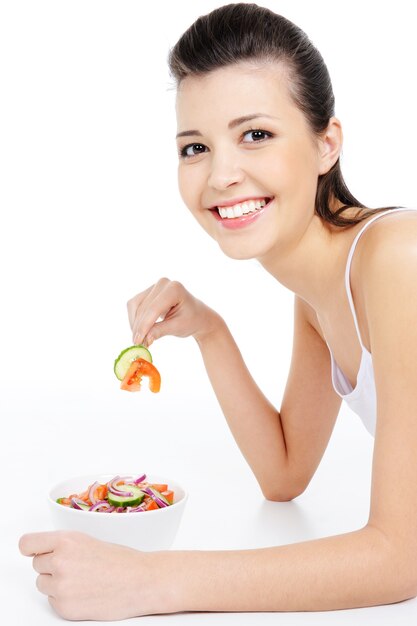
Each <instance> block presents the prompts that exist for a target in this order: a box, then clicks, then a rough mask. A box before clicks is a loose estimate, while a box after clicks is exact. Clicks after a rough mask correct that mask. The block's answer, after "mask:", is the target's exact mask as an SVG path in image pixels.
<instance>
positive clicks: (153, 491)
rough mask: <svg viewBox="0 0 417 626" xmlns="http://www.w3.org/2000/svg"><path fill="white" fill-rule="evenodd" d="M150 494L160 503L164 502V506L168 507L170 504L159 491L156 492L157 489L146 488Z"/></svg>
mask: <svg viewBox="0 0 417 626" xmlns="http://www.w3.org/2000/svg"><path fill="white" fill-rule="evenodd" d="M148 488H149V489H150V490H151V491H152V493H153V494H154V495H155V496H156V497H157V498H159V499H160V500H162V502H165V504H167V505H168V506H170V504H171V503H170V502H168V500H167V499H166V497H165V496H163V495H162V493H161V492H160V491H158V490H157V489H155V488H154V487H148Z"/></svg>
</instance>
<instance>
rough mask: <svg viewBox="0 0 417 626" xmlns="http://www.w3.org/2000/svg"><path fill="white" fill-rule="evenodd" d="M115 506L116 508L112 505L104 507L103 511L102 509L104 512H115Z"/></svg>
mask: <svg viewBox="0 0 417 626" xmlns="http://www.w3.org/2000/svg"><path fill="white" fill-rule="evenodd" d="M115 508H116V507H115V506H111V507H109V508H108V509H103V511H102V512H103V513H113V511H114V509H115Z"/></svg>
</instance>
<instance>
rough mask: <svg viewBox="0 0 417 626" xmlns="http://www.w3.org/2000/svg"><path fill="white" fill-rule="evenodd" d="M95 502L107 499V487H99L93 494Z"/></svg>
mask: <svg viewBox="0 0 417 626" xmlns="http://www.w3.org/2000/svg"><path fill="white" fill-rule="evenodd" d="M94 497H95V499H96V500H105V499H106V498H107V485H100V487H97V489H96V490H95V493H94Z"/></svg>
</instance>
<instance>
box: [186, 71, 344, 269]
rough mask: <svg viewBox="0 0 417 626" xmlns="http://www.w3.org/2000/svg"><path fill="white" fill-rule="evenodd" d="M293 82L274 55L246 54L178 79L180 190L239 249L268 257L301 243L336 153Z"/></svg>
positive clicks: (243, 255) (228, 250)
mask: <svg viewBox="0 0 417 626" xmlns="http://www.w3.org/2000/svg"><path fill="white" fill-rule="evenodd" d="M287 83H288V78H287V73H286V72H285V68H283V67H282V65H281V64H279V63H277V62H275V63H274V62H271V63H263V64H262V65H261V66H260V65H257V66H255V65H254V64H253V63H249V62H245V63H243V62H242V63H239V64H235V65H231V66H227V67H224V68H221V69H217V70H214V71H212V72H210V73H208V74H205V75H203V76H189V77H187V78H185V79H184V80H183V81H182V82H181V84H180V86H179V89H178V93H177V120H178V134H179V136H178V138H177V144H178V151H179V154H180V157H179V167H178V180H179V189H180V193H181V196H182V198H183V200H184V202H185V204H186V205H187V207H188V208H189V210H190V211H191V213H192V214H193V215H194V216H195V218H196V219H197V220H198V222H199V223H200V224H201V226H202V227H203V228H204V229H205V230H206V231H207V233H208V234H209V235H210V236H211V237H213V238H214V239H215V240H216V241H217V242H218V244H219V246H220V248H221V249H222V250H223V252H225V254H227V255H228V256H230V257H232V258H236V259H247V258H259V259H262V258H264V257H265V256H268V255H269V254H270V253H273V252H274V250H276V249H277V246H280V248H281V249H285V247H286V246H288V245H289V246H291V244H293V243H296V242H297V241H298V240H299V239H300V238H301V237H302V236H303V233H304V232H305V230H306V228H307V227H308V225H309V223H310V222H311V220H312V219H313V218H314V217H317V216H315V215H314V200H315V195H316V189H317V180H318V176H319V175H320V174H323V173H324V172H325V171H327V170H328V169H330V167H331V165H332V164H333V162H335V160H336V158H337V156H336V158H334V159H333V161H332V162H330V161H329V157H330V149H329V147H328V145H327V144H326V142H321V141H320V140H318V138H317V137H316V136H315V135H314V133H313V132H312V131H311V129H310V128H309V126H308V123H307V120H306V118H305V116H304V114H303V113H302V112H301V111H300V110H299V109H298V108H297V107H296V105H295V104H294V102H293V100H292V99H291V97H290V94H289V91H288V86H287ZM326 159H327V160H326ZM317 219H319V218H317Z"/></svg>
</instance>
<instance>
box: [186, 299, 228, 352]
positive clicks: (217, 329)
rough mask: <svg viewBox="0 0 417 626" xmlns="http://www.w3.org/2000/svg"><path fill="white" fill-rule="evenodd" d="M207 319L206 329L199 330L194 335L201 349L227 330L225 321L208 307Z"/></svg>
mask: <svg viewBox="0 0 417 626" xmlns="http://www.w3.org/2000/svg"><path fill="white" fill-rule="evenodd" d="M205 319H206V326H205V328H204V330H201V331H198V332H196V333H194V335H193V337H194V339H195V340H196V342H197V343H198V345H199V347H200V349H202V348H203V347H204V345H205V344H206V343H207V342H211V341H213V339H215V338H216V337H217V336H218V335H221V334H222V333H223V332H224V331H225V330H227V326H226V323H225V321H224V320H223V318H222V317H221V316H220V315H219V314H218V313H216V311H214V310H213V309H209V308H208V307H207V311H206V313H205Z"/></svg>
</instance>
